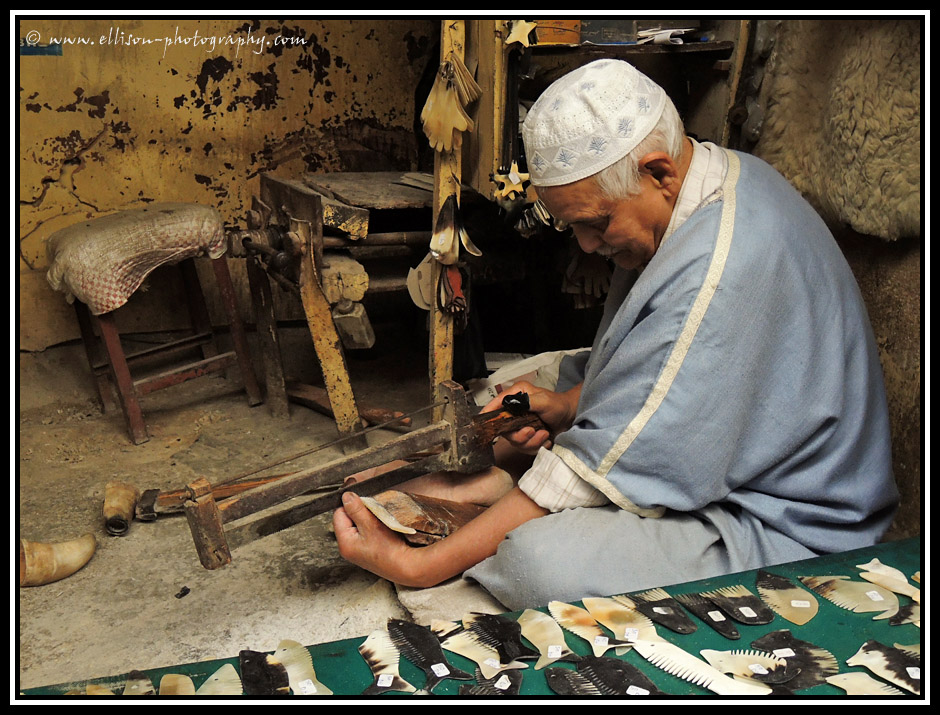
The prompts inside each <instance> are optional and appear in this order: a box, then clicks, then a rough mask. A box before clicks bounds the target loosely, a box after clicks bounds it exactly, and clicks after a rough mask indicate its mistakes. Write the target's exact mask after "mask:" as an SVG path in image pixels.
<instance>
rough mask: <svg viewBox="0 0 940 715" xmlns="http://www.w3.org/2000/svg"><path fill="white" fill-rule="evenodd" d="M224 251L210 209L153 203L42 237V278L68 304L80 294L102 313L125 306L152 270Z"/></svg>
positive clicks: (221, 232)
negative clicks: (44, 258)
mask: <svg viewBox="0 0 940 715" xmlns="http://www.w3.org/2000/svg"><path fill="white" fill-rule="evenodd" d="M225 249H226V242H225V229H224V227H223V225H222V217H221V216H220V215H219V212H218V211H216V210H215V209H214V208H212V207H210V206H201V205H198V204H178V203H175V204H152V205H150V206H148V207H146V208H141V209H132V210H128V211H120V212H118V213H115V214H111V215H110V216H104V217H102V218H97V219H93V220H91V221H85V222H82V223H79V224H75V225H72V226H69V227H67V228H64V229H62V230H61V231H56V232H55V233H54V234H52V235H51V236H49V238H47V239H46V252H47V254H48V257H49V266H50V267H49V270H48V271H47V273H46V279H47V280H48V281H49V285H51V286H52V287H53V288H54V289H55V290H57V291H61V292H62V293H65V297H66V300H67V301H68V302H69V303H71V302H72V301H74V300H75V299H76V298H78V300H80V301H81V302H82V303H84V304H85V305H87V306H88V308H89V310H91V312H92V313H93V314H94V315H101V314H102V313H107V312H109V311H112V310H115V309H117V308H119V307H121V306H122V305H124V303H126V302H127V299H128V298H130V297H131V295H132V294H133V293H134V291H136V290H137V289H138V288H139V287H140V284H141V283H142V282H143V281H144V279H145V278H146V277H147V275H148V274H149V273H150V271H152V270H153V269H154V268H157V267H158V266H161V265H163V264H164V263H178V262H179V261H182V260H185V259H186V258H194V257H196V256H201V255H208V256H209V257H210V258H218V257H219V256H221V255H223V254H224V253H225Z"/></svg>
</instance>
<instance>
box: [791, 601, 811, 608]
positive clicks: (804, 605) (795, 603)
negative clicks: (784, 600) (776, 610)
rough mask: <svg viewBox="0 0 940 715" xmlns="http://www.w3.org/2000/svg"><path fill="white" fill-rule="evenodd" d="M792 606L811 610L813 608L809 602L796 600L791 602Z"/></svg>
mask: <svg viewBox="0 0 940 715" xmlns="http://www.w3.org/2000/svg"><path fill="white" fill-rule="evenodd" d="M790 605H791V606H793V607H794V608H811V607H812V604H811V603H810V602H809V601H797V600H795V599H794V600H792V601H790Z"/></svg>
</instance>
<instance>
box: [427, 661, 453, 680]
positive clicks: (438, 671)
mask: <svg viewBox="0 0 940 715" xmlns="http://www.w3.org/2000/svg"><path fill="white" fill-rule="evenodd" d="M431 672H432V673H434V675H436V676H437V677H438V678H440V677H442V676H444V675H450V669H448V667H447V666H446V665H444V664H443V663H435V664H434V665H432V666H431Z"/></svg>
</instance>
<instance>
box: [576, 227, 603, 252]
mask: <svg viewBox="0 0 940 715" xmlns="http://www.w3.org/2000/svg"><path fill="white" fill-rule="evenodd" d="M574 237H575V238H576V239H577V240H578V245H579V246H581V250H582V251H584V252H585V253H594V251H596V250H597V249H598V248H600V247H601V244H603V241H601V239H600V238H599V237H598V236H597V235H596V232H594V231H589V230H585V229H578V228H575V229H574Z"/></svg>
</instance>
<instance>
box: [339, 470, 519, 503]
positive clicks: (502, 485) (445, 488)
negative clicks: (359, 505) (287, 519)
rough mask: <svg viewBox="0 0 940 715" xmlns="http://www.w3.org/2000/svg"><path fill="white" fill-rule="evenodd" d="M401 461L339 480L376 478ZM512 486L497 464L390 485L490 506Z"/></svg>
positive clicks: (434, 474) (441, 497)
mask: <svg viewBox="0 0 940 715" xmlns="http://www.w3.org/2000/svg"><path fill="white" fill-rule="evenodd" d="M404 464H407V462H404V461H402V460H397V461H395V462H389V463H388V464H383V465H382V466H379V467H373V468H371V469H366V470H364V471H362V472H359V473H357V474H353V475H351V476H349V477H347V478H346V479H345V480H344V482H343V483H344V484H345V485H346V486H349V485H350V484H354V483H356V482H362V481H365V480H367V479H371V478H373V477H377V476H379V475H380V474H385V472H389V471H391V470H393V469H396V468H397V467H400V466H402V465H404ZM514 486H515V480H514V479H513V478H512V476H510V474H509V473H508V472H506V471H504V470H502V469H500V468H499V467H489V468H488V469H485V470H483V471H482V472H476V473H474V474H460V473H458V472H432V473H431V474H425V475H423V476H421V477H416V478H414V479H410V480H408V481H407V482H403V483H401V484H399V485H397V486H396V487H394V489H397V490H398V491H402V492H408V493H409V494H421V495H423V496H429V497H436V498H438V499H447V500H448V501H456V502H461V503H464V504H480V505H481V506H490V505H491V504H494V503H495V502H496V501H498V500H499V498H500V497H501V496H503V494H505V493H506V492H508V491H510V490H511V489H512V488H513V487H514Z"/></svg>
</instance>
